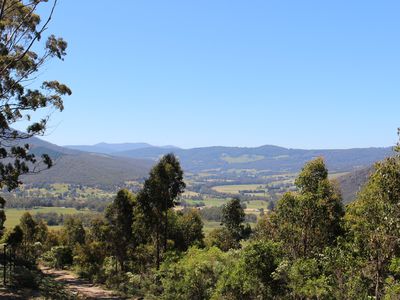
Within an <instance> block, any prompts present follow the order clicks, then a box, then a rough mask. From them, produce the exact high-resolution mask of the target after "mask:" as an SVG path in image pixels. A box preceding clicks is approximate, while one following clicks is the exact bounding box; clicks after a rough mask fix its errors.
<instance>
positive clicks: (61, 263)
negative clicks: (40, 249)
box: [42, 246, 73, 269]
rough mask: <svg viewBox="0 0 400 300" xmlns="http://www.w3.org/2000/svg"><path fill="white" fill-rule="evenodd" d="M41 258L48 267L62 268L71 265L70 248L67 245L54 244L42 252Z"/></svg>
mask: <svg viewBox="0 0 400 300" xmlns="http://www.w3.org/2000/svg"><path fill="white" fill-rule="evenodd" d="M42 260H43V262H44V263H45V264H46V265H48V266H49V267H52V268H57V269H63V268H64V267H65V266H70V265H72V262H73V256H72V249H71V248H70V247H67V246H55V247H53V248H51V250H50V251H47V252H46V253H45V254H43V256H42Z"/></svg>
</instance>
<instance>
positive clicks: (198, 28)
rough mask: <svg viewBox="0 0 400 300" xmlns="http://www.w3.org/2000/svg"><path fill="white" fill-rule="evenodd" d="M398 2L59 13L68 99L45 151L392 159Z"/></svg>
mask: <svg viewBox="0 0 400 300" xmlns="http://www.w3.org/2000/svg"><path fill="white" fill-rule="evenodd" d="M399 11H400V2H399V1H385V0H382V1H366V0H363V1H348V0H347V1H346V0H343V1H341V0H339V1H317V0H315V1H306V0H302V1H297V0H292V1H285V0H276V1H268V0H262V1H257V0H252V1H243V0H242V1H236V0H203V1H187V0H186V1H183V0H182V1H175V0H168V1H164V0H160V1H151V0H146V1H144V0H142V1H136V0H135V1H134V0H115V1H94V0H85V1H77V0H59V5H58V7H57V10H56V13H55V16H54V18H53V21H52V23H51V25H50V28H49V33H50V32H52V33H55V34H56V35H60V36H62V37H64V38H65V39H66V40H67V41H68V43H69V47H68V55H67V57H66V59H65V61H64V62H62V63H60V62H51V63H49V64H48V65H47V66H46V69H45V70H44V72H43V75H42V78H43V79H58V80H60V81H63V82H65V83H67V84H68V85H69V86H70V87H71V89H72V90H73V96H71V97H68V98H67V99H66V100H65V111H64V112H62V113H55V114H53V116H52V120H51V127H50V129H49V132H48V135H47V136H46V137H45V139H46V140H48V141H51V142H54V143H57V144H61V145H65V144H93V143H97V142H102V141H105V142H148V143H152V144H156V145H164V144H173V145H177V146H181V147H199V146H209V145H227V146H258V145H263V144H275V145H280V146H286V147H293V148H350V147H369V146H388V145H392V144H394V143H395V142H396V140H397V136H396V128H397V127H398V126H400V118H399V112H400V99H399V98H400V39H399V34H400V18H399V17H398V12H399Z"/></svg>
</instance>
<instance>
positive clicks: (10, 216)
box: [4, 207, 90, 229]
mask: <svg viewBox="0 0 400 300" xmlns="http://www.w3.org/2000/svg"><path fill="white" fill-rule="evenodd" d="M5 212H6V217H7V220H6V222H5V225H4V226H5V227H6V228H12V227H14V226H15V225H18V224H19V220H20V218H21V216H22V215H23V214H24V213H25V212H29V213H30V214H31V215H32V216H33V215H35V214H37V213H48V212H55V213H58V214H64V215H71V214H77V213H90V211H88V210H76V209H75V208H67V207H38V208H33V209H18V208H9V209H6V210H5ZM57 227H59V226H52V227H51V228H52V229H56V228H57Z"/></svg>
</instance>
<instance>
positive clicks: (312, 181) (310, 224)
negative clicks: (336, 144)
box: [271, 158, 344, 258]
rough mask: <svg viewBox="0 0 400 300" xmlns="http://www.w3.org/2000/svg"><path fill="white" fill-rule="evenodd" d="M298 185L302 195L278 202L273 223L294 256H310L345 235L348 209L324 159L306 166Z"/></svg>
mask: <svg viewBox="0 0 400 300" xmlns="http://www.w3.org/2000/svg"><path fill="white" fill-rule="evenodd" d="M295 183H296V185H297V187H298V189H299V192H298V193H286V194H285V195H284V196H283V197H282V198H281V199H280V200H279V201H278V205H277V207H276V209H275V210H274V212H273V213H272V214H271V222H272V224H273V227H274V231H275V233H276V234H275V236H276V239H278V240H281V241H283V242H284V244H285V248H286V249H287V251H288V252H289V254H290V255H291V256H293V257H294V258H297V257H304V256H308V257H310V256H313V255H315V254H316V253H318V252H320V251H321V250H323V249H324V247H326V246H329V245H331V244H332V243H333V242H334V241H335V239H336V238H337V236H339V235H340V234H341V233H342V228H341V223H342V217H343V215H344V210H343V206H342V204H341V198H340V194H339V192H338V191H337V189H336V188H335V186H334V185H333V184H332V183H330V182H329V180H328V171H327V169H326V167H325V164H324V161H323V160H322V159H321V158H317V159H315V160H313V161H311V162H309V163H308V164H306V165H305V167H304V168H303V169H302V171H301V172H300V174H299V176H298V178H297V179H296V181H295Z"/></svg>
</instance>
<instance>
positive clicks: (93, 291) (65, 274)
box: [40, 266, 124, 299]
mask: <svg viewBox="0 0 400 300" xmlns="http://www.w3.org/2000/svg"><path fill="white" fill-rule="evenodd" d="M40 269H41V270H42V272H43V273H44V274H46V275H50V276H52V277H53V278H54V280H55V281H58V282H61V283H62V284H64V285H65V288H66V289H68V290H70V291H71V292H72V293H74V294H77V295H78V296H79V297H82V298H84V299H124V298H121V297H119V296H117V295H116V294H115V293H114V292H112V291H109V290H105V289H103V288H101V287H99V286H96V285H94V284H92V283H90V282H88V281H86V280H83V279H80V278H77V277H76V275H75V274H73V273H72V272H69V271H66V270H55V269H51V268H47V267H44V266H41V267H40Z"/></svg>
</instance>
